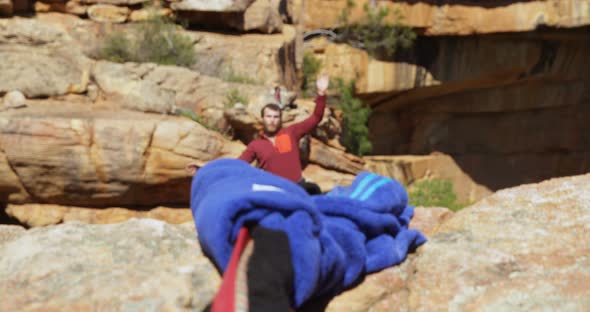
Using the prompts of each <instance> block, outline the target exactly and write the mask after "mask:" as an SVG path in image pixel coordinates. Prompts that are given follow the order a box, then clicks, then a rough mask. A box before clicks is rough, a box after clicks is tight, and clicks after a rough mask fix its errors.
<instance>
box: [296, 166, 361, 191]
mask: <svg viewBox="0 0 590 312" xmlns="http://www.w3.org/2000/svg"><path fill="white" fill-rule="evenodd" d="M354 177H355V176H354V175H352V174H348V173H340V172H337V171H332V170H328V169H325V168H323V167H321V166H319V165H316V164H309V165H307V166H306V167H305V169H304V170H303V178H305V179H306V180H307V181H309V182H313V183H316V184H318V186H319V187H320V189H321V190H322V192H328V191H330V190H331V189H333V188H334V187H335V186H337V185H343V186H348V185H350V184H352V181H353V180H354Z"/></svg>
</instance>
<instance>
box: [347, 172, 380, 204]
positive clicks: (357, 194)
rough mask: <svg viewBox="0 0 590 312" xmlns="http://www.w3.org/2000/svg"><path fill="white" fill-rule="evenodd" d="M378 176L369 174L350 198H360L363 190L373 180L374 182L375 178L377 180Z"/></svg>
mask: <svg viewBox="0 0 590 312" xmlns="http://www.w3.org/2000/svg"><path fill="white" fill-rule="evenodd" d="M377 177H378V176H377V175H376V174H374V173H370V174H368V175H367V176H366V177H364V178H363V179H362V180H361V182H360V183H359V185H358V186H357V187H356V189H355V190H354V192H353V193H352V194H350V196H349V197H350V198H356V197H358V196H359V195H360V194H361V192H362V190H363V189H364V188H365V187H366V186H367V184H369V183H370V182H371V181H372V180H374V179H375V178H377Z"/></svg>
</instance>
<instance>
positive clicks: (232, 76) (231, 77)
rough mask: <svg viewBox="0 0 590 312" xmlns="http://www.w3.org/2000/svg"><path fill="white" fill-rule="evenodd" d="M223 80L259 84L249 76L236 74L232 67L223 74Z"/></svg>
mask: <svg viewBox="0 0 590 312" xmlns="http://www.w3.org/2000/svg"><path fill="white" fill-rule="evenodd" d="M223 80H225V81H227V82H235V83H243V84H254V85H255V84H260V82H258V81H256V79H254V78H250V77H247V76H244V75H241V74H238V73H236V72H234V71H233V69H230V70H228V71H227V72H226V73H225V74H224V75H223Z"/></svg>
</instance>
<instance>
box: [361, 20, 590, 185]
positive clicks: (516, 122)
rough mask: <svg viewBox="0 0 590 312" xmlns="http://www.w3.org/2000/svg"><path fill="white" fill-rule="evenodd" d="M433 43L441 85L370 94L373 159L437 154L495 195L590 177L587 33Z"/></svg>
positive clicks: (431, 68)
mask: <svg viewBox="0 0 590 312" xmlns="http://www.w3.org/2000/svg"><path fill="white" fill-rule="evenodd" d="M428 40H430V42H431V43H432V44H431V45H428V44H426V45H425V46H424V48H425V49H426V51H427V52H426V53H432V55H431V57H429V58H427V59H424V60H428V62H430V63H424V61H422V62H420V61H418V62H416V64H422V65H419V66H422V69H423V73H428V74H427V75H423V76H422V77H428V76H430V75H431V76H432V77H434V78H435V79H436V80H437V81H438V82H437V83H433V84H431V85H429V84H430V83H429V80H428V79H427V80H425V81H424V83H423V82H422V81H421V80H420V77H421V75H419V74H416V75H412V77H414V78H415V79H414V81H415V82H416V84H417V85H416V86H415V87H413V88H411V89H407V90H405V91H404V92H396V91H391V92H389V93H388V94H386V95H383V94H381V95H375V96H373V95H369V96H367V98H368V99H369V101H372V102H373V105H374V108H375V112H376V113H375V114H374V115H373V116H372V118H371V120H370V121H369V123H370V128H371V133H372V138H373V139H374V141H373V142H374V146H375V152H376V153H377V154H392V153H393V154H425V153H429V152H432V151H440V152H443V153H446V154H449V155H451V156H453V158H454V159H455V160H456V161H457V163H458V164H459V166H460V167H462V168H463V170H464V171H465V172H467V173H469V174H470V175H471V176H472V177H473V179H474V180H476V181H477V182H478V183H481V184H484V185H486V186H487V187H489V188H491V189H498V188H503V187H507V186H511V185H518V184H521V183H528V182H534V181H540V180H544V179H547V178H550V177H552V176H566V175H572V174H577V173H584V172H587V171H588V170H590V139H589V137H588V135H587V134H588V133H590V131H588V121H589V119H588V118H589V116H590V114H589V113H590V105H588V104H589V103H590V93H589V92H590V88H588V87H589V86H590V75H588V73H589V72H590V65H589V64H588V62H586V61H585V55H587V54H588V53H590V36H588V32H587V31H585V30H572V31H566V32H561V31H559V32H557V31H555V32H552V31H548V32H546V33H544V34H543V33H540V34H533V33H530V34H523V35H516V34H515V35H496V36H492V35H490V36H486V37H476V38H465V39H461V40H459V39H457V38H431V39H428ZM428 40H427V41H428ZM418 47H420V45H418ZM418 58H419V56H418ZM418 72H419V71H416V73H418ZM498 172H502V174H498Z"/></svg>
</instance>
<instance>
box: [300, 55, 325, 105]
mask: <svg viewBox="0 0 590 312" xmlns="http://www.w3.org/2000/svg"><path fill="white" fill-rule="evenodd" d="M302 67H303V68H302V72H303V81H302V84H301V90H303V94H304V96H306V97H312V96H314V91H315V90H314V88H315V86H314V82H315V80H316V79H317V76H318V73H319V71H320V69H321V68H322V62H321V61H320V60H318V59H317V58H316V57H315V56H314V55H313V53H310V52H306V53H305V54H304V55H303V66H302Z"/></svg>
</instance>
